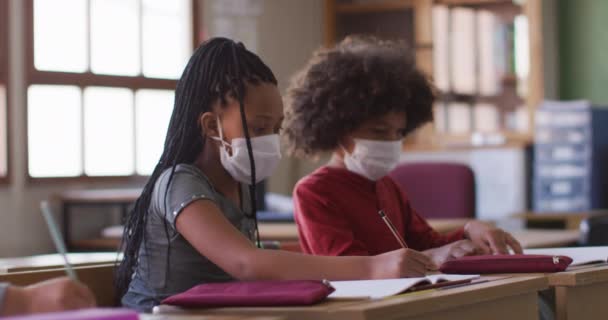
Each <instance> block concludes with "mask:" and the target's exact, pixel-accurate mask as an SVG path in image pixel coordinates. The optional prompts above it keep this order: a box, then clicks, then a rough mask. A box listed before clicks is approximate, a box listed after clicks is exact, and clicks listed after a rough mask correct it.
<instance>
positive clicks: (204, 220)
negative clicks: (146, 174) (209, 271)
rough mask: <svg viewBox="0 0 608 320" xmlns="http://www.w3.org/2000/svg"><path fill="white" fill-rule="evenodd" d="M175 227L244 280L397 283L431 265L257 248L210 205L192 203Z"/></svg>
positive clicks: (414, 255)
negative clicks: (385, 281)
mask: <svg viewBox="0 0 608 320" xmlns="http://www.w3.org/2000/svg"><path fill="white" fill-rule="evenodd" d="M175 224H176V228H177V231H178V232H179V233H180V234H181V235H182V236H183V237H184V238H185V239H186V240H188V242H189V243H190V244H191V245H192V246H193V247H194V248H196V250H197V251H198V252H199V253H201V254H202V255H204V256H205V257H207V258H208V259H209V260H211V261H212V262H213V263H215V264H216V265H218V266H219V267H220V268H222V269H223V270H224V271H226V272H227V273H228V274H230V275H232V276H233V277H235V278H237V279H241V280H263V279H276V280H287V279H331V280H346V279H379V278H396V277H408V276H421V275H424V274H425V272H426V270H427V268H428V267H429V266H432V262H431V260H430V259H429V258H428V257H427V256H425V255H424V254H422V253H419V252H416V251H414V250H406V249H402V250H397V251H393V252H389V253H386V254H383V255H378V256H373V257H359V256H355V257H326V256H311V255H305V254H297V253H292V252H286V251H280V250H263V249H258V248H256V247H255V246H254V245H253V244H252V243H251V242H250V241H249V239H247V238H246V237H245V236H243V235H242V234H241V233H240V232H239V231H238V230H237V229H236V228H235V227H234V226H233V225H232V224H230V222H229V221H228V220H227V219H226V218H225V217H224V215H223V214H222V212H221V211H220V209H219V208H218V207H217V206H216V205H215V203H214V202H213V201H209V200H197V201H194V202H192V203H190V204H189V205H188V206H187V207H185V208H184V209H183V211H182V212H181V213H180V214H179V216H178V217H177V220H176V223H175Z"/></svg>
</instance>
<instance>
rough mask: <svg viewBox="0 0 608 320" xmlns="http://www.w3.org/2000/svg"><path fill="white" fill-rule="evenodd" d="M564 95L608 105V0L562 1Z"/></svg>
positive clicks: (560, 43)
mask: <svg viewBox="0 0 608 320" xmlns="http://www.w3.org/2000/svg"><path fill="white" fill-rule="evenodd" d="M558 20H559V53H560V57H559V60H560V61H559V66H560V98H561V99H589V100H591V102H592V103H593V104H594V105H598V106H605V107H608V90H606V86H607V84H608V58H607V57H606V52H608V32H607V30H608V1H604V0H577V1H571V0H558Z"/></svg>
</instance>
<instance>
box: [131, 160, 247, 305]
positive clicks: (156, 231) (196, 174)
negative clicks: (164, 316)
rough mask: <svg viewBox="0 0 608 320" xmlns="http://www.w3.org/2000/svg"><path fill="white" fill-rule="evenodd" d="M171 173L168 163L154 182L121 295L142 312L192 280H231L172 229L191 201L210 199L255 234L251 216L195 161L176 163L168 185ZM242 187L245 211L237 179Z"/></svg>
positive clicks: (240, 227) (185, 287)
mask: <svg viewBox="0 0 608 320" xmlns="http://www.w3.org/2000/svg"><path fill="white" fill-rule="evenodd" d="M170 175H171V169H167V170H166V171H164V172H163V173H162V174H161V175H160V177H159V178H158V180H157V181H156V184H155V186H154V191H153V192H152V198H151V200H150V209H149V210H148V221H147V223H146V234H145V240H144V242H143V243H142V245H141V248H140V249H139V255H138V265H137V268H136V270H135V273H134V274H133V278H132V281H131V284H130V285H129V290H128V292H127V293H126V294H125V296H124V297H123V298H122V303H123V305H124V306H126V307H129V308H133V309H137V310H139V311H143V312H149V311H150V310H151V309H152V308H153V307H154V306H156V305H158V304H159V303H160V301H161V300H162V299H164V298H166V297H168V296H171V295H173V294H177V293H180V292H183V291H185V290H188V289H190V288H191V287H193V286H195V285H198V284H201V283H208V282H225V281H231V280H232V278H231V277H230V275H228V274H227V273H226V272H224V271H223V270H222V269H220V268H219V267H218V266H216V265H215V264H214V263H213V262H211V261H209V260H208V259H207V258H206V257H205V256H203V255H201V254H200V253H199V252H198V251H196V249H195V248H194V247H192V246H191V245H190V243H188V241H187V240H186V239H185V238H184V237H182V236H181V235H180V234H179V232H178V231H177V229H176V227H175V221H176V219H177V217H178V216H179V215H180V213H181V212H182V210H183V209H184V208H186V207H187V206H188V205H189V204H191V203H192V202H194V201H197V200H201V199H204V200H205V201H212V202H213V203H215V204H216V205H217V206H218V207H219V208H220V210H221V211H222V213H223V214H224V215H225V216H226V218H227V219H228V220H229V221H230V222H231V223H232V225H234V226H235V227H236V228H237V229H238V230H240V231H241V233H243V234H244V235H245V236H246V237H247V238H249V239H250V240H252V241H253V239H254V228H255V222H254V220H253V219H252V218H247V217H246V216H245V215H244V213H243V211H241V210H240V208H239V206H238V204H235V203H233V202H232V201H230V200H229V199H227V198H225V197H224V196H222V195H221V194H220V193H218V192H217V191H216V190H215V189H214V188H213V186H212V185H211V183H210V181H209V180H208V179H207V177H206V176H205V175H204V174H203V172H202V171H200V170H199V169H198V168H197V167H195V166H193V165H187V164H180V165H178V166H177V167H176V170H175V173H174V175H173V179H172V181H171V185H170V186H168V183H169V177H170ZM241 191H242V192H241V195H242V202H243V209H244V210H245V211H247V212H250V201H249V192H248V189H247V187H246V186H244V185H241ZM165 195H166V198H165ZM165 222H166V226H167V227H166V228H165ZM166 231H167V232H168V237H169V239H167V232H166ZM213 245H219V244H213Z"/></svg>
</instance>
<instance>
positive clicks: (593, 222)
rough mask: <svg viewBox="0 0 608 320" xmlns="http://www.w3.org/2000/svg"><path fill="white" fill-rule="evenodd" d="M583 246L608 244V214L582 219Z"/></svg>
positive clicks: (581, 241)
mask: <svg viewBox="0 0 608 320" xmlns="http://www.w3.org/2000/svg"><path fill="white" fill-rule="evenodd" d="M580 231H581V238H580V241H579V245H581V246H605V245H608V215H598V216H592V217H589V218H587V219H585V220H583V221H581V225H580Z"/></svg>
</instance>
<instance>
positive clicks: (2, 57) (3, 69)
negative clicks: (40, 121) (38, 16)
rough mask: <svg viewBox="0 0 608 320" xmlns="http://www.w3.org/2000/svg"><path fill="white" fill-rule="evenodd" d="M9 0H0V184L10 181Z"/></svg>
mask: <svg viewBox="0 0 608 320" xmlns="http://www.w3.org/2000/svg"><path fill="white" fill-rule="evenodd" d="M8 10H9V0H0V48H5V50H3V52H0V83H2V85H3V86H4V88H5V90H6V92H5V96H6V100H5V101H4V103H5V105H6V123H5V124H1V125H5V129H6V175H3V176H0V185H4V184H9V183H10V182H11V143H10V141H11V125H10V121H9V119H10V101H11V100H10V97H9V96H10V94H9V92H10V84H9V81H8V80H9V79H8V77H9V74H10V70H9V68H10V63H9V62H8V59H9V49H8V47H9V46H8V44H9V36H10V34H9V21H8V19H9V13H8Z"/></svg>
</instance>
